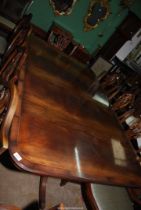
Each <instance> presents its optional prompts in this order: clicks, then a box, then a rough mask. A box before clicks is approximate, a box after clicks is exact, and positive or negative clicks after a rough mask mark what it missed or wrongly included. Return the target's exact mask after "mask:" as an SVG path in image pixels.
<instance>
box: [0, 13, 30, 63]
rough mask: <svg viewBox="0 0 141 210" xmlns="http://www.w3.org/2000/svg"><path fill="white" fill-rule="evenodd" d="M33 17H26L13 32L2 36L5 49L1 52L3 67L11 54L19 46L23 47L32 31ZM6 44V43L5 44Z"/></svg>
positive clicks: (0, 57)
mask: <svg viewBox="0 0 141 210" xmlns="http://www.w3.org/2000/svg"><path fill="white" fill-rule="evenodd" d="M31 17H32V15H31V14H29V15H26V16H24V17H23V18H22V19H20V21H19V22H18V23H17V24H16V26H15V28H14V29H13V31H12V32H10V33H8V34H6V35H5V36H0V38H1V39H0V40H1V42H2V43H1V45H3V48H2V49H1V52H0V59H1V66H2V65H3V63H5V62H6V60H7V59H8V57H9V56H10V54H11V53H12V52H13V51H14V49H15V48H16V47H17V46H20V47H22V45H24V43H25V40H26V38H27V36H28V33H29V31H30V20H31ZM3 42H4V43H3Z"/></svg>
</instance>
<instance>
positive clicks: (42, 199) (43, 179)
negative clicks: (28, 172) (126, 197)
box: [39, 176, 48, 210]
mask: <svg viewBox="0 0 141 210" xmlns="http://www.w3.org/2000/svg"><path fill="white" fill-rule="evenodd" d="M47 179H48V177H47V176H40V186H39V209H40V210H44V209H45V207H46V183H47Z"/></svg>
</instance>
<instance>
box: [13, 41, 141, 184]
mask: <svg viewBox="0 0 141 210" xmlns="http://www.w3.org/2000/svg"><path fill="white" fill-rule="evenodd" d="M82 72H84V66H82V65H81V64H79V63H77V62H75V61H73V60H70V59H69V58H67V57H66V56H65V55H61V54H59V53H58V52H57V51H54V50H53V49H50V48H47V47H46V46H45V43H44V42H42V41H41V40H39V39H37V38H35V37H32V38H31V39H30V42H29V56H28V62H27V66H26V73H25V77H24V85H23V91H22V94H21V97H20V98H21V110H20V106H19V109H18V110H17V113H16V115H15V117H14V121H13V124H12V128H11V135H10V149H9V150H10V154H11V156H12V158H13V159H14V161H15V162H16V164H17V165H18V166H19V167H20V168H22V169H24V170H26V171H30V172H33V173H37V174H40V175H43V174H44V175H48V176H53V177H59V178H64V179H67V180H71V181H78V182H80V181H87V182H102V183H107V184H119V185H128V186H136V185H138V186H141V179H140V176H141V170H140V166H139V165H138V163H137V162H136V160H135V154H134V153H133V151H132V148H131V147H130V144H129V142H128V141H127V140H126V138H125V136H124V134H123V131H122V130H121V128H120V127H119V125H118V123H117V121H116V120H115V117H114V116H113V114H112V113H111V112H109V110H108V108H107V107H104V106H101V105H100V104H99V103H97V102H95V101H94V100H93V99H92V98H91V97H90V96H89V95H88V94H87V92H86V91H85V90H81V88H80V85H78V83H77V81H78V77H79V76H81V73H82ZM79 78H80V77H79Z"/></svg>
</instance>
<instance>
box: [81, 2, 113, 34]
mask: <svg viewBox="0 0 141 210" xmlns="http://www.w3.org/2000/svg"><path fill="white" fill-rule="evenodd" d="M109 14H110V8H109V3H108V0H91V2H90V6H89V9H88V13H87V15H86V16H85V18H84V31H90V30H92V29H94V28H96V27H97V26H98V24H99V23H100V21H102V20H105V19H106V18H107V17H108V15H109Z"/></svg>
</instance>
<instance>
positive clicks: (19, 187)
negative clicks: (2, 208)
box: [0, 153, 86, 210]
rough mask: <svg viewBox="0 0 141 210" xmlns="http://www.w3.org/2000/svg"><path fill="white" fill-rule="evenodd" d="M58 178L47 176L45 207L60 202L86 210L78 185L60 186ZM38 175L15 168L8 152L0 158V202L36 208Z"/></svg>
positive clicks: (71, 207) (73, 207)
mask: <svg viewBox="0 0 141 210" xmlns="http://www.w3.org/2000/svg"><path fill="white" fill-rule="evenodd" d="M59 184H60V180H58V179H53V178H49V179H48V183H47V195H46V200H47V208H46V209H48V208H51V207H52V206H55V205H57V204H59V203H61V202H63V203H64V204H65V207H67V208H68V207H70V209H74V210H77V209H79V210H81V209H83V210H86V207H85V204H84V203H83V200H82V196H81V190H80V186H79V185H78V184H74V183H67V184H66V185H65V186H63V187H60V186H59ZM38 189H39V177H38V176H35V175H31V174H27V173H24V172H20V171H19V170H17V169H16V168H15V167H14V166H13V164H12V163H11V161H10V157H9V154H8V153H5V154H3V156H2V157H1V159H0V203H5V204H13V205H16V206H17V207H20V208H22V209H24V210H29V209H30V210H32V209H34V210H36V209H38V204H37V200H38Z"/></svg>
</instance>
